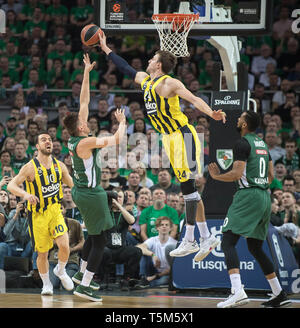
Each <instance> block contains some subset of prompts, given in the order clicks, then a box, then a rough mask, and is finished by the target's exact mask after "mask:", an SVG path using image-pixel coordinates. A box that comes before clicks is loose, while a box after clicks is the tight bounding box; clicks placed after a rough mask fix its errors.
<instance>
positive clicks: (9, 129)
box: [4, 116, 17, 138]
mask: <svg viewBox="0 0 300 328" xmlns="http://www.w3.org/2000/svg"><path fill="white" fill-rule="evenodd" d="M16 130H17V119H16V118H15V117H14V116H9V117H8V118H7V119H6V126H5V129H4V135H5V136H6V137H12V138H13V137H14V136H15V135H16Z"/></svg>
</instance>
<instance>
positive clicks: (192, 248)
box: [169, 238, 199, 257]
mask: <svg viewBox="0 0 300 328" xmlns="http://www.w3.org/2000/svg"><path fill="white" fill-rule="evenodd" d="M198 251H199V246H198V244H197V242H196V240H194V241H193V242H191V241H187V240H185V239H184V238H183V239H182V241H181V243H180V245H179V246H178V247H177V248H175V249H174V250H173V251H172V252H170V254H169V255H170V256H173V257H183V256H186V255H189V254H192V253H196V252H198Z"/></svg>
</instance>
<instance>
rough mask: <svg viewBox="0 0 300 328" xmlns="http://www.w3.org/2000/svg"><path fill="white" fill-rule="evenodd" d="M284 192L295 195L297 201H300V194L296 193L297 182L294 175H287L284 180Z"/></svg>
mask: <svg viewBox="0 0 300 328" xmlns="http://www.w3.org/2000/svg"><path fill="white" fill-rule="evenodd" d="M282 190H283V192H287V191H289V192H291V193H293V195H294V197H295V199H296V201H297V200H298V199H300V193H298V192H296V180H295V179H294V177H293V176H292V175H286V176H285V177H284V178H283V180H282Z"/></svg>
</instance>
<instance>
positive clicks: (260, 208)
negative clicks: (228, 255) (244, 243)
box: [222, 188, 271, 240]
mask: <svg viewBox="0 0 300 328" xmlns="http://www.w3.org/2000/svg"><path fill="white" fill-rule="evenodd" d="M270 217H271V198H270V194H269V193H268V191H267V190H263V189H260V188H245V189H240V190H238V191H237V192H236V193H235V195H234V197H233V201H232V204H231V205H230V207H229V209H228V213H227V215H226V218H225V220H224V223H223V227H222V232H225V231H229V230H231V231H232V232H233V233H235V234H237V235H241V236H243V237H249V238H255V239H260V240H265V239H266V237H267V232H268V227H269V222H270Z"/></svg>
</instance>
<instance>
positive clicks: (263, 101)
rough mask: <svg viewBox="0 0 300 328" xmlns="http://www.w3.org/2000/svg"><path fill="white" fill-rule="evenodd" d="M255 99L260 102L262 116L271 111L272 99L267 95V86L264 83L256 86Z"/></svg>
mask: <svg viewBox="0 0 300 328" xmlns="http://www.w3.org/2000/svg"><path fill="white" fill-rule="evenodd" d="M253 98H255V100H258V101H259V102H260V108H261V110H260V111H261V114H265V113H266V112H269V111H270V108H271V99H270V97H269V95H267V94H266V93H265V86H264V85H263V84H262V83H256V84H255V85H254V90H253Z"/></svg>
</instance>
